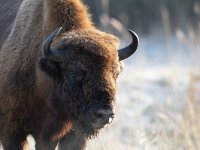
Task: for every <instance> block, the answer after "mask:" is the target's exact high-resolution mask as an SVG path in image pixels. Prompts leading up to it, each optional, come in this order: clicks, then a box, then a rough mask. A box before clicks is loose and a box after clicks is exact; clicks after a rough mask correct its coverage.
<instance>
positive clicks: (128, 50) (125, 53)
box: [118, 29, 139, 61]
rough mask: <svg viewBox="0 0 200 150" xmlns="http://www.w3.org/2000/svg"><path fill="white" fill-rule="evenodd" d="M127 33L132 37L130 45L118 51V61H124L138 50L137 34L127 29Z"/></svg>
mask: <svg viewBox="0 0 200 150" xmlns="http://www.w3.org/2000/svg"><path fill="white" fill-rule="evenodd" d="M129 32H130V34H131V36H132V43H131V44H130V45H128V46H127V47H125V48H122V49H120V50H118V55H119V60H120V61H121V60H124V59H126V58H128V57H130V56H131V55H132V54H133V53H134V52H135V51H136V50H137V48H138V43H139V38H138V36H137V34H136V33H135V32H134V31H132V30H130V29H129Z"/></svg>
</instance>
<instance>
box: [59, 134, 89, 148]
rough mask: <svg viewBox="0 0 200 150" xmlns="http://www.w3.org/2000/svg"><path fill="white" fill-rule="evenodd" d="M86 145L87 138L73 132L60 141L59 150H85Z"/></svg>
mask: <svg viewBox="0 0 200 150" xmlns="http://www.w3.org/2000/svg"><path fill="white" fill-rule="evenodd" d="M85 144H86V138H85V137H83V136H80V135H76V133H75V132H73V131H72V132H70V133H68V134H67V135H66V136H65V137H64V138H63V139H62V140H61V141H60V143H59V150H84V149H85Z"/></svg>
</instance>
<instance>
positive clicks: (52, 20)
mask: <svg viewBox="0 0 200 150" xmlns="http://www.w3.org/2000/svg"><path fill="white" fill-rule="evenodd" d="M60 26H62V27H63V29H64V30H65V31H69V30H74V29H81V28H88V27H90V28H91V27H93V25H92V22H91V19H90V15H89V13H88V12H87V9H86V7H85V6H84V5H83V4H82V3H81V1H80V0H44V28H45V29H47V30H49V31H51V32H52V31H53V30H54V29H55V28H57V27H60Z"/></svg>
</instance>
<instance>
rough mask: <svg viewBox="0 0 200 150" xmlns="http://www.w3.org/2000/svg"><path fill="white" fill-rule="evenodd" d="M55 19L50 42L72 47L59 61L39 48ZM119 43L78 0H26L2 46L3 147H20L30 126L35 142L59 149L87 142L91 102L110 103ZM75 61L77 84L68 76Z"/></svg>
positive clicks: (0, 113)
mask: <svg viewBox="0 0 200 150" xmlns="http://www.w3.org/2000/svg"><path fill="white" fill-rule="evenodd" d="M60 26H62V27H63V29H62V34H60V35H59V37H58V38H57V39H56V40H55V42H54V46H55V47H60V48H62V49H63V50H68V51H69V58H68V59H66V62H64V63H56V62H51V61H49V60H47V59H46V58H44V57H43V56H42V53H41V50H42V42H43V41H44V39H45V38H46V37H47V36H48V34H50V33H51V32H52V31H53V30H54V29H56V28H57V27H60ZM57 43H59V44H57ZM117 49H118V39H117V38H115V37H114V36H112V35H110V34H106V33H103V32H101V31H99V30H98V29H96V28H95V27H94V26H93V23H92V22H91V20H90V15H89V13H88V12H87V9H86V7H85V6H84V5H83V4H82V2H81V1H80V0H24V1H23V2H22V4H21V6H20V8H19V11H18V14H17V17H16V19H15V21H14V25H13V27H12V30H11V33H10V35H9V36H8V38H7V40H6V41H5V42H4V45H3V47H2V49H1V51H0V68H1V72H0V83H1V84H0V141H1V142H2V144H3V146H4V149H5V150H19V149H21V148H22V146H21V144H22V143H23V142H24V141H26V136H27V135H28V134H32V135H33V136H34V138H35V140H36V149H39V150H40V149H42V150H43V149H44V150H51V149H52V150H53V149H54V148H55V146H56V145H57V143H58V142H60V150H63V149H69V150H78V149H84V148H85V143H86V140H87V139H88V138H91V137H93V136H95V135H96V134H97V133H98V129H93V128H92V127H91V126H90V125H89V123H90V122H91V120H92V118H91V116H90V115H89V114H88V110H89V108H92V109H96V108H98V107H100V106H103V105H105V107H110V108H112V107H113V103H114V100H115V92H116V78H117V75H118V73H119V67H120V66H121V65H120V62H119V60H118V53H117ZM77 68H79V69H77ZM80 69H81V70H84V72H86V75H85V78H84V84H82V87H81V88H80V86H79V85H78V86H77V85H74V84H76V83H73V82H72V83H71V81H70V80H69V74H70V71H71V70H72V71H76V72H77V71H80ZM78 74H81V72H80V73H78Z"/></svg>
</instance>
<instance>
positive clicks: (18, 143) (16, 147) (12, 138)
mask: <svg viewBox="0 0 200 150" xmlns="http://www.w3.org/2000/svg"><path fill="white" fill-rule="evenodd" d="M4 135H5V136H4V137H3V138H2V145H3V148H4V150H22V149H23V143H24V141H26V135H25V134H24V132H23V130H21V129H19V130H16V131H15V132H9V131H8V132H4Z"/></svg>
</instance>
